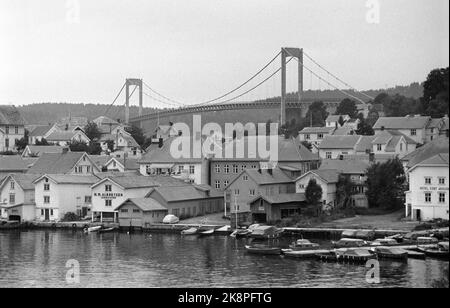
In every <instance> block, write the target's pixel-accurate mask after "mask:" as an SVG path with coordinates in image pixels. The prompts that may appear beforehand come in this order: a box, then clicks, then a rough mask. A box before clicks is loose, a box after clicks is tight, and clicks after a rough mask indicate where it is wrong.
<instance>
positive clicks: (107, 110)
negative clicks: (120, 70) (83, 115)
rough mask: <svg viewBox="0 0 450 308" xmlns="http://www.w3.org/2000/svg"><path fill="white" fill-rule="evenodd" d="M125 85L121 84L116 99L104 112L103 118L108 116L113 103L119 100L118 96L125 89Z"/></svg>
mask: <svg viewBox="0 0 450 308" xmlns="http://www.w3.org/2000/svg"><path fill="white" fill-rule="evenodd" d="M125 85H126V83H124V84H123V86H122V88H121V89H120V91H119V93H118V94H117V95H116V98H114V100H113V102H112V104H111V105H109V106H108V108H107V109H106V112H105V116H106V115H107V114H108V112H109V110H110V109H111V107H112V106H113V105H114V103H115V102H116V101H117V99H118V98H119V96H120V94H121V93H122V91H123V89H124V88H125Z"/></svg>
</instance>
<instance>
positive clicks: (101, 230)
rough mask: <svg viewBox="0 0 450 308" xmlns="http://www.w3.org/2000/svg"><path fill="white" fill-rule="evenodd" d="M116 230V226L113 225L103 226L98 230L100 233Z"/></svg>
mask: <svg viewBox="0 0 450 308" xmlns="http://www.w3.org/2000/svg"><path fill="white" fill-rule="evenodd" d="M115 230H116V228H114V227H111V228H102V229H100V230H98V233H107V232H114V231H115Z"/></svg>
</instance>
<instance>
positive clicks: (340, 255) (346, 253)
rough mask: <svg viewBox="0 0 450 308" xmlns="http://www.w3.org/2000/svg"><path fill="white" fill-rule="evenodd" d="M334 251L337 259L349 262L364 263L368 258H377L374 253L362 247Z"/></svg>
mask: <svg viewBox="0 0 450 308" xmlns="http://www.w3.org/2000/svg"><path fill="white" fill-rule="evenodd" d="M335 253H336V257H337V261H342V262H349V263H364V262H367V261H368V260H371V259H376V258H377V256H376V254H374V253H373V252H372V251H370V250H369V249H364V248H348V249H338V250H336V251H335Z"/></svg>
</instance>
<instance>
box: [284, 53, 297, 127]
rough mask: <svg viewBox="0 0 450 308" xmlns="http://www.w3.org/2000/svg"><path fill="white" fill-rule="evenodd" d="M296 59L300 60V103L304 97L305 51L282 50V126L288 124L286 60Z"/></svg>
mask: <svg viewBox="0 0 450 308" xmlns="http://www.w3.org/2000/svg"><path fill="white" fill-rule="evenodd" d="M287 57H294V58H297V59H298V102H299V103H300V102H301V101H302V96H303V49H300V48H289V47H286V48H281V113H280V126H281V125H284V124H285V123H286V58H287Z"/></svg>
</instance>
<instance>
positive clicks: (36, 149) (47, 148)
mask: <svg viewBox="0 0 450 308" xmlns="http://www.w3.org/2000/svg"><path fill="white" fill-rule="evenodd" d="M63 152H70V149H69V148H68V147H61V146H59V145H27V146H26V148H25V149H24V150H23V152H22V157H23V158H25V157H41V156H42V154H45V153H60V154H61V153H63Z"/></svg>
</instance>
